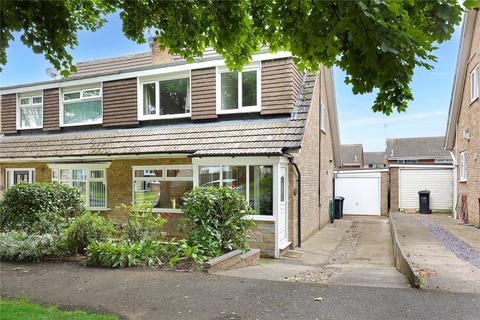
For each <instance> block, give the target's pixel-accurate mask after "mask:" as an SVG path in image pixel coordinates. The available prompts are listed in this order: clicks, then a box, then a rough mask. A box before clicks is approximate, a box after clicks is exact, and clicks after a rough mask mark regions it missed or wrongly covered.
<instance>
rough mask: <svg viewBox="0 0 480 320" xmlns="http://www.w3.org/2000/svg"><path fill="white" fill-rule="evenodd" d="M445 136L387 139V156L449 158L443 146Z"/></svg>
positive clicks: (397, 158) (399, 157)
mask: <svg viewBox="0 0 480 320" xmlns="http://www.w3.org/2000/svg"><path fill="white" fill-rule="evenodd" d="M444 144H445V137H443V136H441V137H418V138H400V139H387V158H388V159H390V160H399V159H444V160H447V159H451V156H450V153H449V152H448V151H447V150H445V148H444V147H443V146H444Z"/></svg>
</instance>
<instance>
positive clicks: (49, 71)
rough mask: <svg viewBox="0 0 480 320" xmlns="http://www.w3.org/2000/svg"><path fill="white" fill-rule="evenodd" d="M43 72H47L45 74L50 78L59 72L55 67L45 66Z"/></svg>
mask: <svg viewBox="0 0 480 320" xmlns="http://www.w3.org/2000/svg"><path fill="white" fill-rule="evenodd" d="M45 73H46V74H47V76H49V77H50V78H52V79H56V78H57V77H58V76H59V73H58V71H57V69H55V68H47V69H46V70H45Z"/></svg>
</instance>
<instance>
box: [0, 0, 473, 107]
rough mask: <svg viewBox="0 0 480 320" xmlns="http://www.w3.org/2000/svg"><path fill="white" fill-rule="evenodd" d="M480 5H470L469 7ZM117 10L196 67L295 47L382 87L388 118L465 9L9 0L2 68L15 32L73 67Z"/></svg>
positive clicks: (313, 1) (242, 1) (433, 2)
mask: <svg viewBox="0 0 480 320" xmlns="http://www.w3.org/2000/svg"><path fill="white" fill-rule="evenodd" d="M4 3H5V4H6V5H3V4H4ZM475 4H476V5H477V6H478V1H475V0H466V1H464V6H465V7H467V8H471V7H472V6H473V5H475ZM51 6H52V7H53V8H52V7H51ZM47 8H48V9H47ZM52 9H53V10H52ZM115 10H118V11H119V12H120V17H121V19H122V22H123V31H124V33H125V35H126V36H127V37H128V38H130V39H132V40H134V41H136V42H139V43H142V42H145V41H146V39H145V32H146V31H151V30H153V32H155V34H156V36H157V37H158V39H159V45H160V47H161V48H162V49H166V48H168V49H169V51H170V52H171V53H173V54H179V55H181V56H182V57H184V58H186V59H187V60H188V61H192V60H193V59H194V58H195V57H199V56H201V55H202V51H203V50H204V49H205V48H207V47H212V48H214V49H215V50H216V51H217V52H218V53H219V54H221V55H222V56H223V57H224V58H225V60H226V64H227V66H228V67H229V68H231V69H234V70H239V69H241V68H242V66H243V65H245V64H247V63H248V61H249V60H250V59H251V57H252V55H253V54H254V53H255V52H258V50H260V49H261V48H262V47H263V46H267V45H268V46H269V48H270V50H271V51H273V52H275V51H279V50H286V51H291V52H292V54H293V56H294V59H295V62H296V63H297V65H298V66H299V67H300V68H301V69H302V70H309V71H315V70H317V69H318V66H319V64H324V65H326V66H329V67H330V66H333V65H336V66H338V67H339V68H341V69H342V70H344V71H345V72H346V74H347V75H346V78H345V82H346V83H348V84H351V85H352V87H353V92H354V93H356V94H357V93H367V92H372V91H373V90H374V89H378V93H377V98H376V100H375V103H374V105H373V107H372V108H373V110H374V111H380V112H384V113H386V114H390V113H391V112H392V111H394V110H397V111H404V110H405V109H406V107H407V103H408V101H410V100H412V99H413V96H412V92H411V89H410V87H409V83H410V81H411V79H412V76H413V71H414V69H415V67H424V68H427V69H430V68H432V65H431V63H432V62H435V60H436V58H435V56H434V55H433V51H434V50H435V45H436V44H438V43H442V42H443V41H445V40H448V39H449V38H450V36H451V34H452V33H453V31H454V27H455V25H457V24H458V23H459V22H460V19H461V13H462V7H461V5H460V4H459V3H458V1H457V0H430V1H415V0H356V1H322V0H297V1H295V0H239V1H213V0H190V1H140V0H139V1H129V0H95V1H89V0H84V1H78V0H76V1H73V0H72V1H68V0H65V1H64V2H57V1H52V3H51V4H43V3H42V2H40V1H38V2H21V3H17V2H15V1H5V2H2V9H1V14H2V16H1V18H2V20H3V21H2V22H1V23H2V35H1V36H2V50H1V53H0V54H1V56H0V58H1V62H2V63H5V62H6V56H5V48H6V46H7V45H8V42H9V41H10V40H11V39H12V37H11V31H12V30H13V31H23V32H24V34H23V35H22V41H23V42H24V43H25V44H27V45H28V46H30V47H31V48H32V49H33V50H34V51H35V52H36V53H44V54H45V56H46V58H47V59H48V60H49V61H51V62H52V64H53V65H54V66H55V67H56V68H59V67H62V68H64V69H65V70H66V71H71V70H74V67H73V66H72V58H71V56H70V55H69V54H68V52H67V51H65V49H64V47H65V46H69V47H73V46H74V45H76V44H77V38H76V32H77V31H78V30H81V29H89V30H95V29H96V28H98V27H100V26H101V25H102V24H103V22H104V20H103V18H102V14H106V13H108V12H113V11H115ZM52 11H53V13H52ZM5 17H6V19H5ZM16 18H18V19H19V21H15V19H16ZM52 35H53V37H52Z"/></svg>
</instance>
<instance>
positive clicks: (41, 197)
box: [0, 182, 85, 233]
mask: <svg viewBox="0 0 480 320" xmlns="http://www.w3.org/2000/svg"><path fill="white" fill-rule="evenodd" d="M84 210H85V208H84V201H83V199H82V197H81V194H80V192H79V191H78V190H77V189H76V188H73V187H70V186H67V185H62V184H58V183H53V184H51V183H26V182H22V183H19V184H16V185H13V186H12V187H10V188H8V190H7V191H6V192H5V194H4V197H3V200H2V201H1V202H0V225H1V230H2V231H8V230H24V231H27V232H30V233H44V232H57V231H58V229H59V228H60V225H61V224H63V223H65V222H66V219H67V218H68V217H73V216H77V215H80V214H81V213H83V212H84Z"/></svg>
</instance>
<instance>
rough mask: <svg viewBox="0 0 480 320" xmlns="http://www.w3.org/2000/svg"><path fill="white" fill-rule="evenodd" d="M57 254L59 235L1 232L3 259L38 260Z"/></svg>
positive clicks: (0, 247)
mask: <svg viewBox="0 0 480 320" xmlns="http://www.w3.org/2000/svg"><path fill="white" fill-rule="evenodd" d="M57 254H59V252H58V250H57V237H56V236H54V235H52V234H42V235H39V234H30V235H29V234H27V233H26V232H23V231H9V232H2V233H0V260H1V261H38V260H39V259H40V258H42V257H44V256H49V255H57Z"/></svg>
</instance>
